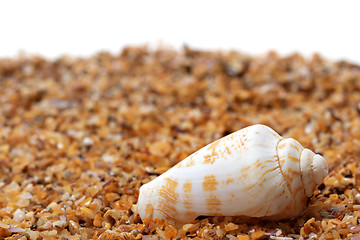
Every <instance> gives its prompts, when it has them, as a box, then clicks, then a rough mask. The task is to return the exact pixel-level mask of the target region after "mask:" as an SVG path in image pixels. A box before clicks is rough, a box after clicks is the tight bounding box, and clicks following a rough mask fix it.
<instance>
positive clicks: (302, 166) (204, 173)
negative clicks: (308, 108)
mask: <svg viewBox="0 0 360 240" xmlns="http://www.w3.org/2000/svg"><path fill="white" fill-rule="evenodd" d="M327 173H328V166H327V162H326V160H325V159H324V158H323V157H321V156H320V155H318V154H314V153H313V152H312V151H310V150H309V149H304V148H303V147H302V146H301V144H300V143H299V142H297V141H296V140H294V139H292V138H285V139H284V138H282V137H281V136H280V135H279V134H277V133H276V132H275V131H274V130H272V129H271V128H269V127H267V126H264V125H260V124H257V125H253V126H250V127H247V128H244V129H241V130H239V131H237V132H235V133H233V134H230V135H228V136H226V137H224V138H221V139H219V140H217V141H215V142H213V143H211V144H209V145H207V146H205V147H203V148H202V149H200V150H198V151H197V152H195V153H193V154H192V155H190V156H189V157H187V158H186V159H184V160H183V161H181V162H179V163H178V164H177V165H176V166H174V167H173V168H171V169H170V170H169V171H167V172H165V173H164V174H162V175H161V176H159V177H158V178H156V179H154V180H153V181H151V182H149V183H147V184H145V185H143V186H142V187H141V188H140V195H139V199H138V210H139V214H140V217H141V218H142V219H144V218H153V219H155V218H162V219H165V220H167V221H168V222H169V223H172V224H175V225H179V224H184V223H188V222H191V221H193V220H195V218H196V217H198V216H246V217H263V218H267V219H273V220H278V219H284V218H291V217H296V216H298V215H299V214H301V212H302V211H303V210H304V208H305V206H306V201H307V199H308V198H309V197H310V196H311V195H312V194H313V192H314V190H315V187H316V186H317V185H318V184H320V183H321V182H322V181H323V179H324V178H325V177H326V175H327ZM147 209H151V210H152V211H147Z"/></svg>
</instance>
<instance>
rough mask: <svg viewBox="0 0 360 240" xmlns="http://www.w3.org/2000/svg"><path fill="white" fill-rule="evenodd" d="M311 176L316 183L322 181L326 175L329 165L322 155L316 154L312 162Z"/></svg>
mask: <svg viewBox="0 0 360 240" xmlns="http://www.w3.org/2000/svg"><path fill="white" fill-rule="evenodd" d="M312 169H313V177H314V181H315V183H316V185H319V184H320V183H322V182H323V180H324V178H325V177H326V176H327V175H328V171H329V167H328V164H327V162H326V160H325V158H323V157H322V156H320V155H319V154H316V155H315V156H314V158H313V162H312Z"/></svg>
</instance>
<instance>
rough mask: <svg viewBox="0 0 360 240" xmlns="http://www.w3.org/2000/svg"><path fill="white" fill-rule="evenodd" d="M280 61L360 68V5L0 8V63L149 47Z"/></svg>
mask: <svg viewBox="0 0 360 240" xmlns="http://www.w3.org/2000/svg"><path fill="white" fill-rule="evenodd" d="M159 43H162V45H163V46H167V47H172V48H177V49H181V47H182V46H183V45H184V44H187V45H189V46H190V47H194V48H200V49H210V50H233V49H236V50H239V51H242V52H245V53H248V54H256V55H259V54H264V53H266V52H267V51H269V50H276V51H277V52H279V53H280V54H281V55H286V54H290V53H293V52H300V53H301V54H303V55H305V56H306V57H309V56H311V54H312V53H314V52H318V53H320V54H321V55H322V56H324V57H326V58H328V59H331V60H342V59H345V60H349V61H352V62H355V63H359V64H360V47H359V46H360V2H359V1H356V0H347V1H346V0H344V1H333V0H312V1H310V0H303V1H291V0H273V1H271V0H261V1H260V0H259V1H256V0H255V1H251V0H248V1H241V0H238V1H233V0H229V1H225V0H223V1H220V0H219V1H200V0H199V1H196V0H192V1H190V0H183V1H171V0H167V1H165V0H153V1H152V0H146V1H145V0H144V1H106V0H104V1H90V0H87V1H86V0H72V1H70V0H63V1H51V0H35V1H31V0H13V1H11V0H9V1H1V2H0V58H5V57H16V56H17V55H18V54H19V52H20V51H21V50H22V51H25V52H26V53H28V54H39V55H41V56H44V57H47V58H57V57H59V56H61V55H63V54H70V55H73V56H83V57H86V56H91V55H92V54H95V53H96V52H99V51H101V50H108V51H111V52H112V53H115V54H116V53H119V52H120V50H121V49H122V48H123V47H124V46H128V45H133V46H134V45H135V46H139V45H142V44H149V45H150V46H158V44H159Z"/></svg>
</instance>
